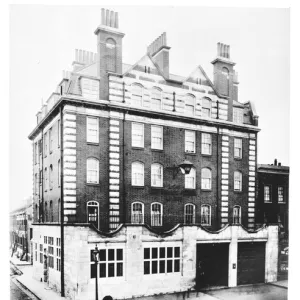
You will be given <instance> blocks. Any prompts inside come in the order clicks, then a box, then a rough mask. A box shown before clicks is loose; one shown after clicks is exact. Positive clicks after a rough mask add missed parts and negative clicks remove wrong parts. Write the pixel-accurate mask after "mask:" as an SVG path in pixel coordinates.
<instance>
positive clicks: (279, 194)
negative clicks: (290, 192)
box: [277, 185, 285, 203]
mask: <svg viewBox="0 0 300 300" xmlns="http://www.w3.org/2000/svg"><path fill="white" fill-rule="evenodd" d="M280 190H281V192H280ZM277 193H278V203H285V199H284V187H283V186H282V185H280V186H278V188H277ZM279 196H281V197H280V198H281V199H282V200H279V199H280V198H279Z"/></svg>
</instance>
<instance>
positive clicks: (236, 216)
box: [232, 205, 242, 224]
mask: <svg viewBox="0 0 300 300" xmlns="http://www.w3.org/2000/svg"><path fill="white" fill-rule="evenodd" d="M236 212H238V214H236ZM232 218H233V224H242V208H241V206H239V205H235V206H234V207H233V212H232Z"/></svg>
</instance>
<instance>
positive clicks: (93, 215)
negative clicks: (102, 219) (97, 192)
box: [87, 201, 99, 228]
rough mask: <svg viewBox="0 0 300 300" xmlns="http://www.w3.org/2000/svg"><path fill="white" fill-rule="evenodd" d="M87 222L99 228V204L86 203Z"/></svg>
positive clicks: (93, 202)
mask: <svg viewBox="0 0 300 300" xmlns="http://www.w3.org/2000/svg"><path fill="white" fill-rule="evenodd" d="M87 221H88V223H91V224H94V225H95V227H96V228H98V226H99V203H98V202H96V201H89V202H88V203H87Z"/></svg>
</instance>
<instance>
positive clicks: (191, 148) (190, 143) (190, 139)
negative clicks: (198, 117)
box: [185, 130, 196, 153]
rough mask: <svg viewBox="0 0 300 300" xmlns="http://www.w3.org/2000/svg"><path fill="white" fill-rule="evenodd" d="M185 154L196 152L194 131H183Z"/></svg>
mask: <svg viewBox="0 0 300 300" xmlns="http://www.w3.org/2000/svg"><path fill="white" fill-rule="evenodd" d="M185 152H186V153H195V152H196V134H195V131H190V130H186V131H185Z"/></svg>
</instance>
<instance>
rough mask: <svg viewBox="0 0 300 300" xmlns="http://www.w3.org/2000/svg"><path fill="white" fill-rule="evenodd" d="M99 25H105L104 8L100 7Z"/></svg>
mask: <svg viewBox="0 0 300 300" xmlns="http://www.w3.org/2000/svg"><path fill="white" fill-rule="evenodd" d="M101 25H105V9H104V8H101Z"/></svg>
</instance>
